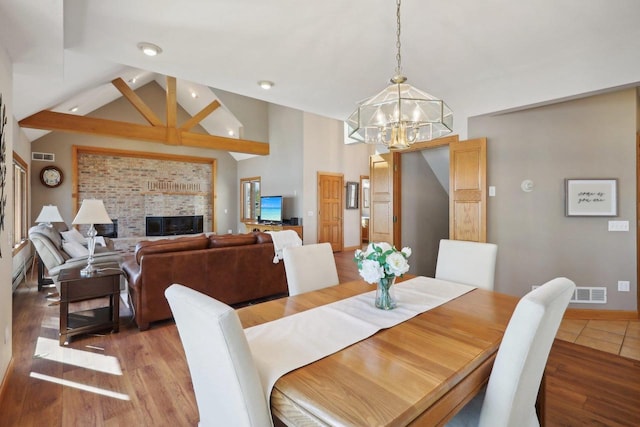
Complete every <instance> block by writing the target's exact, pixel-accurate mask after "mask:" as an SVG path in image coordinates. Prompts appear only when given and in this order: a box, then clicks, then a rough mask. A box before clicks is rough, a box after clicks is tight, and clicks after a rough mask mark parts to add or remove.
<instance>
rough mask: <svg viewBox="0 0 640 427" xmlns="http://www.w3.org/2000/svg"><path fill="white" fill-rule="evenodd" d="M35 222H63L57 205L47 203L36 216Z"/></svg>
mask: <svg viewBox="0 0 640 427" xmlns="http://www.w3.org/2000/svg"><path fill="white" fill-rule="evenodd" d="M36 222H37V223H39V224H43V223H44V224H49V223H52V222H64V219H62V216H61V215H60V211H59V210H58V207H57V206H54V205H47V206H43V207H42V210H41V211H40V214H39V215H38V218H36Z"/></svg>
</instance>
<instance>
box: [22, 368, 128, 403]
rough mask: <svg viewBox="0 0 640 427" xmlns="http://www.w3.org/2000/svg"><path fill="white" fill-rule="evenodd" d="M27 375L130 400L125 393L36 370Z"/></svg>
mask: <svg viewBox="0 0 640 427" xmlns="http://www.w3.org/2000/svg"><path fill="white" fill-rule="evenodd" d="M29 376H30V377H31V378H36V379H38V380H43V381H49V382H52V383H56V384H60V385H62V386H66V387H73V388H76V389H79V390H84V391H88V392H91V393H96V394H100V395H102V396H106V397H113V398H114V399H119V400H131V398H130V397H129V395H127V394H122V393H116V392H115V391H111V390H105V389H102V388H98V387H92V386H90V385H86V384H80V383H77V382H75V381H69V380H63V379H62V378H56V377H51V376H49V375H44V374H39V373H37V372H31V373H30V374H29Z"/></svg>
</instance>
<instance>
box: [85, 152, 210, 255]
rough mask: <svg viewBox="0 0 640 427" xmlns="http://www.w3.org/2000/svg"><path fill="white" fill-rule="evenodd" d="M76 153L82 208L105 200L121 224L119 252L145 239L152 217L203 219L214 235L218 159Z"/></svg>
mask: <svg viewBox="0 0 640 427" xmlns="http://www.w3.org/2000/svg"><path fill="white" fill-rule="evenodd" d="M74 148H76V149H77V157H76V158H77V164H78V178H77V182H78V199H77V200H78V203H79V204H80V203H82V200H83V199H87V198H97V199H102V200H103V201H104V205H105V207H106V209H107V212H108V213H109V216H110V217H111V218H112V219H117V220H118V238H117V239H116V249H117V250H119V251H121V252H129V251H130V250H131V249H132V247H133V246H135V244H136V242H138V241H139V240H143V239H146V236H145V235H146V230H145V227H146V225H145V217H147V216H182V215H185V216H186V215H202V216H203V217H204V221H203V223H204V227H203V231H204V232H211V231H212V230H211V225H212V217H211V215H212V211H213V208H212V197H211V194H212V183H213V181H212V169H215V159H202V160H201V161H193V159H192V158H184V159H181V158H180V156H170V157H169V156H167V157H164V156H158V155H157V154H154V153H143V154H145V155H144V156H143V155H141V154H140V153H137V152H126V151H117V152H116V151H111V150H103V149H100V150H96V149H92V148H81V147H74ZM158 157H160V158H158ZM81 231H83V230H81Z"/></svg>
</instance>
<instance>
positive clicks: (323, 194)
mask: <svg viewBox="0 0 640 427" xmlns="http://www.w3.org/2000/svg"><path fill="white" fill-rule="evenodd" d="M343 195H344V176H343V175H342V174H335V173H327V172H318V243H324V242H329V243H331V248H332V249H333V251H334V252H341V251H342V248H343V237H342V234H343V231H342V227H343V215H342V214H343V212H344V206H343V200H344V198H343Z"/></svg>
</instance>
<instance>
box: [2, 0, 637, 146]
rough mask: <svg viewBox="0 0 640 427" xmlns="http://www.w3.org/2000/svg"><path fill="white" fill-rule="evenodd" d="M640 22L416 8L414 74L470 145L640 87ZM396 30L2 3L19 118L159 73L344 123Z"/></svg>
mask: <svg viewBox="0 0 640 427" xmlns="http://www.w3.org/2000/svg"><path fill="white" fill-rule="evenodd" d="M639 18H640V2H638V1H637V0H616V1H609V0H563V1H556V0H535V1H530V2H514V1H509V0H487V1H482V2H480V1H476V0H458V1H434V0H404V2H403V4H402V64H403V71H404V74H405V75H407V77H408V78H409V83H411V84H413V85H414V86H416V87H418V88H420V89H422V90H425V91H428V92H430V93H432V94H433V95H436V96H438V97H441V98H443V99H444V100H445V101H446V102H447V103H448V104H449V105H450V106H451V108H452V109H453V111H454V117H455V118H454V123H455V131H456V132H457V133H459V134H461V135H462V136H463V137H464V136H465V134H466V120H467V118H468V117H470V116H475V115H481V114H490V113H494V112H499V111H505V110H510V109H519V108H523V107H526V106H532V105H538V104H544V103H549V102H555V101H557V100H562V99H568V98H573V97H579V96H584V95H586V94H590V93H596V92H601V91H607V90H613V89H616V88H620V87H630V86H636V85H637V84H638V82H639V81H640V54H638V52H640V25H638V23H639V21H640V20H639ZM395 24H396V20H395V2H394V1H393V0H351V1H344V0H323V1H317V2H304V1H299V0H272V1H268V2H267V1H260V0H237V1H229V0H226V1H224V0H208V1H203V0H184V1H179V2H178V1H175V0H135V1H131V0H109V1H104V0H64V1H63V0H46V1H43V0H2V1H0V44H1V45H2V46H3V47H4V48H5V49H6V50H7V52H8V53H9V55H10V57H11V58H12V62H13V73H14V79H13V82H14V93H13V101H14V102H13V104H14V109H13V111H14V115H15V116H16V119H18V120H21V119H23V118H25V117H28V116H30V115H32V114H34V113H37V112H38V111H41V110H47V109H58V110H59V111H66V110H67V109H68V108H70V107H71V106H72V105H79V106H81V110H80V111H78V112H77V113H76V114H86V113H87V112H89V111H91V110H93V109H95V108H98V107H99V106H101V105H103V104H104V103H106V102H110V101H111V100H113V99H114V97H118V96H121V93H119V92H118V91H117V90H115V89H114V88H113V85H112V84H111V81H112V80H114V79H116V78H122V79H123V80H124V81H127V82H129V80H133V79H134V77H135V78H137V81H136V83H131V82H129V85H130V86H131V87H132V88H133V89H135V88H136V86H137V85H139V84H141V83H144V82H148V81H150V80H152V79H155V78H156V76H157V75H163V76H164V75H168V76H174V77H176V78H177V79H178V82H180V81H185V82H192V83H193V84H197V85H202V86H205V87H206V86H209V87H212V88H219V89H223V90H225V91H229V92H233V93H238V94H241V95H245V96H249V97H253V98H257V99H262V100H265V101H268V102H272V103H276V104H281V105H284V106H288V107H291V108H296V109H300V110H303V111H308V112H312V113H316V114H319V115H323V116H327V117H332V118H335V119H340V120H343V119H345V118H346V117H347V116H348V115H349V114H350V113H351V111H352V110H353V109H354V107H355V106H356V103H357V102H358V101H361V100H362V99H364V98H366V97H369V96H371V95H373V94H375V93H377V92H378V91H379V90H381V89H382V88H383V87H384V86H386V84H387V82H388V79H389V77H390V76H391V75H392V74H393V72H394V69H395V30H396V29H395ZM139 42H151V43H154V44H156V45H158V46H160V47H161V48H162V49H163V52H162V54H161V55H158V56H156V57H152V58H151V57H146V56H144V55H142V54H141V52H140V50H139V49H138V48H137V44H138V43H139ZM263 79H266V80H271V81H273V82H275V86H274V87H273V88H272V89H271V90H270V91H264V90H262V89H261V88H260V87H259V86H258V84H257V82H258V80H263ZM178 86H179V87H180V85H178ZM109 98H111V99H109ZM186 98H187V99H185V102H188V97H186ZM194 111H199V108H195V109H194ZM220 132H222V130H221V131H220ZM37 136H38V135H37V134H32V136H31V138H35V137H37Z"/></svg>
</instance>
